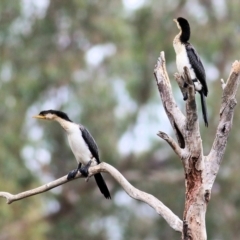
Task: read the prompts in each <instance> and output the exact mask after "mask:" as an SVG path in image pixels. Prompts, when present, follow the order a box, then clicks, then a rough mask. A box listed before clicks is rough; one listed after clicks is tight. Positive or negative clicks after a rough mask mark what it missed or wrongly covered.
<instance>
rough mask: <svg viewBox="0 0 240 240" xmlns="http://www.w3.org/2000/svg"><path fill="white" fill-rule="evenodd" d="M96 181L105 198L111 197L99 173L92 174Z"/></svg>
mask: <svg viewBox="0 0 240 240" xmlns="http://www.w3.org/2000/svg"><path fill="white" fill-rule="evenodd" d="M94 177H95V180H96V183H97V185H98V187H99V189H100V191H101V193H102V194H103V195H104V197H105V198H108V199H111V195H110V192H109V191H108V187H107V185H106V183H105V181H104V179H103V177H102V175H101V173H97V174H95V175H94Z"/></svg>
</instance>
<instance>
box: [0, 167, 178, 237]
mask: <svg viewBox="0 0 240 240" xmlns="http://www.w3.org/2000/svg"><path fill="white" fill-rule="evenodd" d="M99 172H107V173H109V174H110V175H111V176H112V177H113V178H114V179H115V180H116V181H117V182H118V183H119V184H120V185H121V186H122V187H123V189H124V190H125V191H126V193H127V194H128V195H129V196H130V197H132V198H134V199H136V200H139V201H142V202H145V203H147V204H148V205H149V206H150V207H152V208H153V209H155V210H156V212H157V213H158V214H159V215H161V216H162V217H163V218H164V219H165V220H166V221H167V223H168V224H169V225H170V227H172V228H173V229H174V230H175V231H178V232H182V221H181V220H180V219H179V217H178V216H176V215H175V214H174V213H173V212H172V211H171V210H170V209H169V208H168V207H167V206H165V205H164V204H163V203H162V202H161V201H159V200H158V199H157V198H155V197H154V196H153V195H151V194H148V193H146V192H143V191H140V190H138V189H137V188H135V187H133V186H132V185H131V184H130V183H129V182H128V181H127V180H126V178H125V177H123V175H122V174H121V173H120V172H119V171H118V170H117V169H116V168H114V167H113V166H111V165H109V164H107V163H104V162H102V163H101V164H99V165H96V166H94V167H90V168H89V177H91V176H93V175H94V174H96V173H99ZM80 177H83V176H82V175H81V173H78V174H77V175H76V177H75V178H74V179H77V178H80ZM67 182H69V181H68V180H67V176H64V177H61V178H59V179H57V180H55V181H52V182H50V183H47V184H44V185H42V186H40V187H38V188H35V189H32V190H29V191H26V192H22V193H19V194H16V195H13V194H11V193H8V192H0V197H5V198H6V199H7V203H8V204H10V203H12V202H14V201H18V200H21V199H23V198H27V197H30V196H33V195H36V194H39V193H43V192H46V191H49V190H50V189H52V188H55V187H57V186H60V185H62V184H64V183H67Z"/></svg>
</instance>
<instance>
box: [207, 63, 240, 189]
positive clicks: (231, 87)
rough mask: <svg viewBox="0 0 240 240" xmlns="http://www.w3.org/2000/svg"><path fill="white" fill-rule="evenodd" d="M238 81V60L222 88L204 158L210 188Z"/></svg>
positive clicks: (227, 128)
mask: <svg viewBox="0 0 240 240" xmlns="http://www.w3.org/2000/svg"><path fill="white" fill-rule="evenodd" d="M239 83H240V61H235V62H234V63H233V65H232V69H231V73H230V75H229V77H228V80H227V82H226V84H225V86H224V88H223V95H222V103H221V109H220V120H219V124H218V127H217V132H216V137H215V140H214V142H213V145H212V149H211V151H210V153H209V155H208V156H207V158H206V169H207V171H206V178H205V182H206V185H208V188H209V189H211V188H212V185H213V183H214V181H215V178H216V176H217V173H218V170H219V167H220V164H221V161H222V158H223V154H224V152H225V149H226V146H227V139H228V136H229V133H230V130H231V128H232V120H233V116H234V108H235V106H236V104H237V101H236V93H237V90H238V87H239Z"/></svg>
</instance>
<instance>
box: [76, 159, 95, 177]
mask: <svg viewBox="0 0 240 240" xmlns="http://www.w3.org/2000/svg"><path fill="white" fill-rule="evenodd" d="M91 163H92V161H91V160H90V161H89V162H88V164H87V165H86V166H84V167H82V168H80V169H79V172H80V173H81V174H82V175H83V176H84V177H88V169H89V167H90V166H91Z"/></svg>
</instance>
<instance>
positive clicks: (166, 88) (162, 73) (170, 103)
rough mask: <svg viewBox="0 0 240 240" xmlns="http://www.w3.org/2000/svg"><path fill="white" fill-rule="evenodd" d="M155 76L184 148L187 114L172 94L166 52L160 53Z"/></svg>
mask: <svg viewBox="0 0 240 240" xmlns="http://www.w3.org/2000/svg"><path fill="white" fill-rule="evenodd" d="M154 76H155V79H156V82H157V86H158V90H159V94H160V97H161V99H162V103H163V106H164V108H165V111H166V114H167V116H168V119H169V121H170V123H171V125H172V128H173V130H174V132H175V134H176V137H177V140H178V143H179V145H180V147H181V148H184V146H185V145H184V141H183V138H182V134H181V131H182V129H183V123H185V116H184V115H183V113H182V112H181V110H180V109H179V108H178V106H177V104H176V101H175V99H174V97H173V94H172V87H171V83H170V80H169V77H168V73H167V70H166V64H165V56H164V52H161V53H160V57H159V58H158V61H157V64H156V66H155V69H154Z"/></svg>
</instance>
